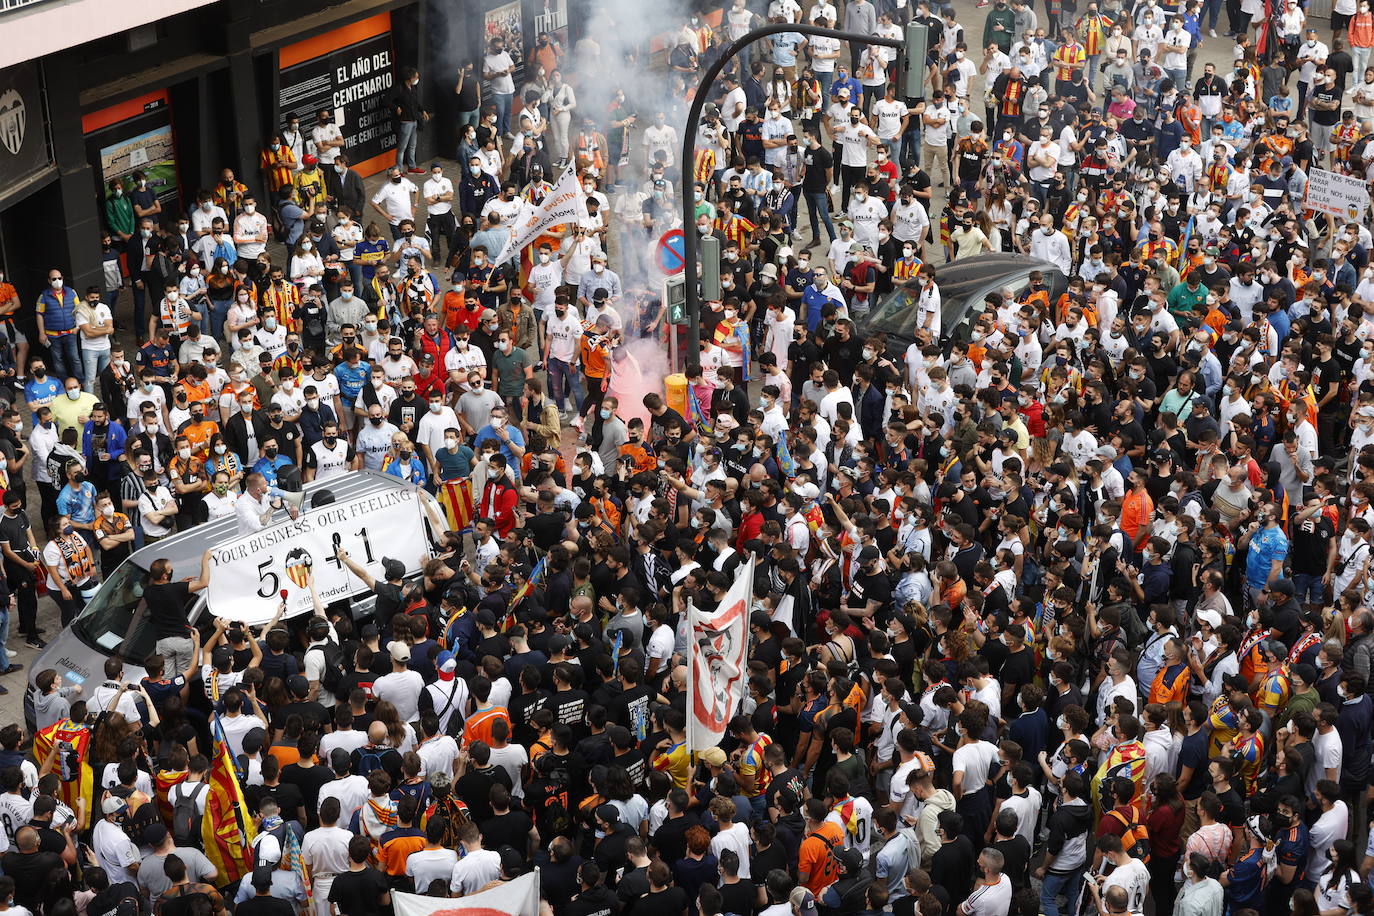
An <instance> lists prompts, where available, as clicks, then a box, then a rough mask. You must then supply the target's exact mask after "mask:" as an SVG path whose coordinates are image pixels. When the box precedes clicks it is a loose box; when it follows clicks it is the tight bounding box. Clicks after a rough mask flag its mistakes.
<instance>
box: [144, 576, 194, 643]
mask: <svg viewBox="0 0 1374 916" xmlns="http://www.w3.org/2000/svg"><path fill="white" fill-rule="evenodd" d="M190 598H191V585H190V583H189V582H167V583H164V584H162V585H150V586H148V587H147V588H146V589H144V591H143V600H144V601H146V602H147V603H148V617H149V619H150V620H152V622H153V630H154V632H155V633H156V634H157V638H158V639H166V638H168V637H171V636H185V635H186V632H187V631H186V605H187V603H188V602H189V600H190Z"/></svg>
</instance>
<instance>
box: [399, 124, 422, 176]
mask: <svg viewBox="0 0 1374 916" xmlns="http://www.w3.org/2000/svg"><path fill="white" fill-rule="evenodd" d="M417 127H419V122H417V121H402V122H401V129H400V130H398V131H397V132H396V167H397V168H399V169H413V168H415V138H416V136H417V135H418V131H417V130H416V128H417Z"/></svg>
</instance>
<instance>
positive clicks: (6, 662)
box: [0, 605, 10, 672]
mask: <svg viewBox="0 0 1374 916" xmlns="http://www.w3.org/2000/svg"><path fill="white" fill-rule="evenodd" d="M9 638H10V609H9V605H5V606H4V607H0V663H3V667H0V672H4V671H8V670H9V667H10V653H9V649H8V647H7V646H6V643H8V642H9Z"/></svg>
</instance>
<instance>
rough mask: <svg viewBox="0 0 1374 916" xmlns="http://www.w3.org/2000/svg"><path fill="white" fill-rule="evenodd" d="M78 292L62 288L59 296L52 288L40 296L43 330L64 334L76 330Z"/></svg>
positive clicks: (65, 287)
mask: <svg viewBox="0 0 1374 916" xmlns="http://www.w3.org/2000/svg"><path fill="white" fill-rule="evenodd" d="M76 303H77V297H76V290H74V289H72V288H71V287H70V286H64V287H62V292H61V294H60V298H59V294H58V293H57V292H55V291H54V290H53V288H52V287H51V286H50V287H48V288H47V289H45V290H43V292H41V293H39V294H38V314H40V315H42V316H43V330H44V331H47V332H49V333H59V334H60V333H63V332H69V331H75V330H76Z"/></svg>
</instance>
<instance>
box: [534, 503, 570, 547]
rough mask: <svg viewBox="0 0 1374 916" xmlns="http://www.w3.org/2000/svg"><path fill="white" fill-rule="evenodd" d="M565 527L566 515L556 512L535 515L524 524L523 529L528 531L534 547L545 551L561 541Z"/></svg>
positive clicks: (566, 523)
mask: <svg viewBox="0 0 1374 916" xmlns="http://www.w3.org/2000/svg"><path fill="white" fill-rule="evenodd" d="M567 526H568V517H567V515H565V514H564V513H563V512H561V511H558V510H554V511H553V512H538V513H535V515H534V516H533V517H532V518H530V520H529V521H527V522H526V523H525V527H526V528H528V529H529V532H530V535H531V536H532V537H533V538H534V546H536V547H538V548H539V549H540V550H545V551H546V550H549V549H551V548H552V547H553V546H554V545H555V544H557V543H558V542H559V541H561V540H563V531H564V529H565V528H567Z"/></svg>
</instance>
